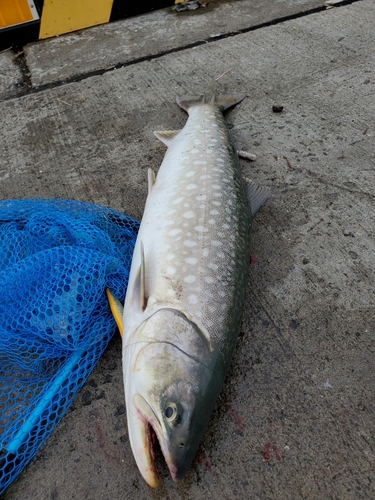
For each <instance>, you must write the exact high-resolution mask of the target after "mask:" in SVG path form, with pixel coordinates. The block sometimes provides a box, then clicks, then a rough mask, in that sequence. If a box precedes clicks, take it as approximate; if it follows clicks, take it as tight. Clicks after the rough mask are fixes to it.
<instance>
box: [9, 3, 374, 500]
mask: <svg viewBox="0 0 375 500" xmlns="http://www.w3.org/2000/svg"><path fill="white" fill-rule="evenodd" d="M239 3H240V4H241V5H242V7H243V5H244V4H245V2H239ZM248 4H249V6H254V5H255V3H254V2H252V1H251V0H249V1H248ZM231 8H235V2H234V3H233V2H231ZM259 8H261V7H259ZM163 12H164V11H163ZM201 15H203V14H201ZM205 15H206V16H207V22H209V15H208V14H205ZM279 17H280V16H279ZM192 19H194V18H193V17H192ZM373 19H375V6H374V3H373V2H372V1H371V0H361V1H357V2H353V3H350V4H348V5H341V6H339V7H336V8H332V9H328V10H321V11H319V12H311V13H307V14H306V15H304V16H301V17H298V18H295V19H289V20H287V21H284V22H282V21H279V22H277V23H275V24H274V25H270V26H263V27H260V28H259V29H255V30H253V31H249V32H246V33H239V34H237V35H236V36H231V37H228V38H223V39H218V40H215V41H212V42H210V43H205V44H203V45H199V46H196V47H190V48H186V49H185V50H179V51H177V52H174V53H170V54H165V55H160V56H158V57H153V58H152V59H151V60H144V61H139V62H136V63H134V64H132V65H129V66H125V67H122V68H119V69H116V70H115V71H109V70H108V71H103V72H102V74H100V75H87V77H85V78H82V79H81V80H80V81H76V82H71V83H66V84H64V83H63V82H61V81H60V80H59V85H58V86H56V88H54V87H53V86H51V88H49V87H48V86H46V87H43V88H40V89H39V91H37V88H38V85H40V84H43V79H42V76H40V75H43V71H40V72H39V73H38V75H39V76H35V83H34V84H33V83H32V82H33V76H32V77H31V83H30V85H34V89H31V90H29V92H27V93H26V94H25V95H22V96H21V95H19V96H17V94H15V93H14V92H15V91H14V89H13V90H12V93H11V94H9V93H7V94H6V93H5V92H4V94H3V95H2V101H1V102H0V123H1V127H0V130H1V135H2V141H1V143H0V158H1V160H0V196H1V198H2V199H6V198H28V197H43V198H47V197H62V198H74V199H80V200H85V201H91V202H95V203H99V204H102V205H107V206H110V207H112V208H114V209H117V210H120V211H122V212H125V213H127V214H128V215H130V216H132V217H135V218H138V219H140V218H141V216H142V211H143V206H144V202H145V199H146V194H147V168H148V167H151V168H153V169H155V170H157V168H158V165H160V163H161V161H162V158H163V156H164V153H165V147H164V146H163V145H162V144H161V143H160V142H159V141H157V140H156V139H155V138H154V136H153V131H154V130H163V129H171V130H174V129H178V128H181V127H182V126H183V125H184V123H185V122H186V115H185V114H184V112H183V111H182V110H180V109H179V108H178V106H177V105H176V104H175V96H176V95H181V94H186V93H189V94H195V93H213V92H216V93H220V92H221V93H228V92H231V93H232V92H240V91H245V92H246V93H247V95H248V98H247V99H246V100H245V101H243V102H242V103H241V104H240V105H238V106H237V107H236V108H234V109H233V110H231V111H230V112H228V114H227V115H226V116H227V121H228V123H229V125H230V127H231V133H232V136H233V140H234V142H235V143H236V144H237V146H238V148H239V149H244V150H247V151H251V152H252V153H255V154H256V155H257V159H256V161H255V162H252V163H249V162H246V161H245V160H241V164H242V166H243V172H244V175H245V176H246V177H251V178H253V179H254V180H256V181H257V182H259V183H262V184H267V185H273V186H274V187H275V194H274V196H273V199H272V201H271V202H270V203H269V204H268V205H267V206H266V207H264V208H263V209H262V210H261V212H260V213H259V214H258V215H257V217H256V219H255V221H254V225H253V233H252V255H253V259H252V265H251V266H250V276H249V284H248V290H247V300H246V304H245V308H244V316H243V323H242V328H241V333H240V337H239V340H238V343H237V347H236V350H235V354H234V358H233V361H232V364H231V369H230V372H229V374H228V377H227V379H226V382H225V385H224V387H223V391H222V394H221V396H220V398H219V400H218V402H217V405H216V407H215V410H214V413H213V415H212V418H211V420H210V423H209V427H208V429H207V431H206V433H205V436H204V439H203V441H202V444H201V447H200V449H199V452H198V454H197V457H196V459H195V461H194V463H193V465H192V467H191V469H190V471H189V473H188V474H187V477H186V479H185V480H184V481H183V482H182V483H181V484H180V485H178V486H176V485H174V484H173V482H172V480H171V479H170V477H169V475H168V471H167V469H166V466H165V465H164V464H163V462H162V460H161V458H160V457H158V460H157V466H158V469H159V472H160V477H161V480H160V487H159V488H158V489H157V490H151V489H149V487H148V486H147V485H146V484H145V483H144V481H143V479H142V477H141V476H140V474H139V472H138V470H137V467H136V465H135V462H134V459H133V456H132V453H131V449H130V444H129V441H128V435H127V428H126V415H125V406H124V397H123V387H122V370H121V341H120V339H119V337H118V336H115V337H114V338H113V340H112V341H111V343H110V345H109V348H108V350H107V351H106V352H105V354H104V355H103V357H102V359H101V360H100V361H99V363H98V365H97V366H96V368H95V369H94V371H93V373H92V375H91V376H90V378H89V380H88V381H87V383H86V384H85V386H84V387H83V389H82V390H81V391H80V393H79V394H78V396H77V398H76V400H75V402H74V404H73V406H72V407H71V409H70V411H69V412H68V413H67V414H66V416H65V417H64V419H63V421H62V423H61V424H60V425H59V426H58V428H57V429H56V430H55V431H54V433H53V435H52V436H51V438H50V439H49V440H48V441H47V443H46V444H45V445H44V446H43V447H42V449H41V450H40V451H39V453H38V454H37V455H36V457H35V458H34V459H33V460H32V462H31V463H30V464H29V465H28V466H27V468H26V469H25V470H24V471H23V473H22V474H21V475H20V476H19V478H17V479H16V480H15V481H14V483H13V484H12V485H11V486H10V487H9V488H8V490H7V491H6V493H5V494H4V495H3V498H4V500H18V499H20V500H21V499H22V500H23V499H36V498H38V499H54V500H57V499H59V500H65V499H66V500H67V499H83V498H84V499H122V498H140V499H143V498H144V499H146V498H150V499H167V498H171V499H188V498H194V499H199V498H220V499H232V498H240V499H248V498H251V499H253V498H254V499H257V498H259V499H273V498H275V499H276V498H282V499H284V498H285V499H294V498H311V499H322V498H329V499H331V498H332V499H357V498H368V499H372V498H374V497H375V446H374V443H375V441H374V437H375V436H374V435H375V423H374V421H375V418H374V417H375V398H374V396H375V394H374V384H373V374H374V370H375V362H374V353H375V344H374V318H375V314H374V278H375V276H374V275H375V272H374V271H375V249H374V222H375V221H374V209H373V202H374V185H375V179H374V171H375V168H374V167H375V149H374V144H375V139H374V135H375V103H374V102H375V101H374V95H375V87H374V85H375V64H374V63H375V57H374V54H375V51H374V48H375V39H374V35H373ZM129 22H130V20H127V21H126V23H129ZM134 22H135V23H138V22H139V20H138V18H134ZM215 22H216V21H215ZM137 25H138V24H137ZM192 25H194V22H193V21H192ZM112 28H113V27H112V25H108V29H110V30H111V29H112ZM242 28H243V26H242ZM242 28H241V29H242ZM105 29H106V27H101V30H102V31H103V32H104V31H105ZM96 30H97V28H93V29H92V30H87V31H86V32H84V34H83V35H82V36H83V37H87V36H89V34H90V32H91V33H96V32H97V31H96ZM71 36H72V37H75V36H76V35H75V34H73V35H71ZM93 36H94V35H93ZM155 36H156V37H157V34H156V35H155ZM49 43H50V44H55V43H57V42H55V41H54V40H50V41H46V42H43V44H45V47H46V48H48V44H49ZM74 43H76V42H74ZM102 43H103V42H102V39H101V38H98V47H100V46H101V44H102ZM160 43H161V42H160ZM33 50H34V49H33ZM35 50H37V49H35ZM38 50H39V49H38ZM44 50H46V49H44ZM90 50H92V49H90ZM98 50H99V49H98ZM27 53H28V52H27V50H26V54H27ZM29 53H30V54H31V49H30V51H29ZM82 54H83V56H82V57H83V61H84V60H85V57H86V56H85V46H84V45H83V46H82ZM112 55H113V54H112ZM27 57H28V56H27ZM27 57H26V58H25V62H26V64H27ZM30 57H31V55H30ZM111 57H112V56H111ZM119 62H122V61H119ZM7 64H9V58H8V59H7ZM12 64H13V63H12ZM74 64H75V63H74ZM50 66H51V68H52V67H53V58H52V59H51V62H50ZM17 68H19V66H17ZM51 68H50V69H47V70H46V73H48V74H49V75H51V74H53V71H52V69H51ZM85 68H86V66H85V62H83V63H82V66H81V68H80V69H81V71H82V74H86V73H88V72H89V71H91V70H92V68H91V66H90V65H88V66H87V68H86V69H88V71H85ZM103 69H104V68H103ZM17 71H18V69H17ZM224 73H225V74H224ZM35 74H36V73H34V75H35ZM70 74H72V75H73V74H74V75H75V74H76V73H75V70H74V71H73V73H70ZM31 75H33V72H32V70H31ZM17 78H18V77H17ZM48 78H50V76H48ZM52 80H53V79H52ZM0 83H1V81H0ZM18 90H19V92H20V93H22V92H23V91H24V88H22V87H18ZM274 105H281V106H283V110H282V112H281V113H275V112H273V110H272V108H273V106H274Z"/></svg>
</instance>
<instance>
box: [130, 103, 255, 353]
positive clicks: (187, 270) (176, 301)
mask: <svg viewBox="0 0 375 500" xmlns="http://www.w3.org/2000/svg"><path fill="white" fill-rule="evenodd" d="M250 226H251V209H250V204H249V201H248V198H247V194H246V192H245V188H244V184H243V180H242V175H241V171H240V166H239V162H238V157H237V155H236V152H235V150H234V147H233V145H232V143H231V139H230V135H229V131H228V128H227V125H226V122H225V120H224V117H223V115H222V112H221V111H220V109H219V107H218V106H216V105H211V104H201V105H198V106H196V107H194V108H193V109H191V110H189V118H188V121H187V123H186V125H185V127H184V128H183V129H182V130H181V132H179V134H178V135H177V136H176V137H175V138H174V140H173V142H172V144H171V145H170V147H169V148H168V150H167V152H166V155H165V158H164V160H163V163H162V165H161V167H160V169H159V172H158V175H157V179H156V182H155V183H154V184H153V186H152V188H151V189H150V192H149V195H148V198H147V202H146V206H145V211H144V216H143V219H142V223H141V227H140V230H139V235H138V240H137V245H136V248H135V252H134V255H135V257H134V259H133V266H132V271H131V275H130V279H129V287H131V286H132V281H133V282H134V279H135V272H136V271H135V269H136V268H137V267H138V266H139V263H140V261H139V257H137V256H139V255H140V245H141V242H142V246H143V249H144V250H143V251H144V263H145V294H146V297H147V308H146V311H147V315H148V316H149V315H151V314H152V313H153V311H156V310H158V309H160V308H166V307H167V308H172V309H176V310H178V311H180V312H181V313H183V314H184V315H185V316H186V317H187V318H188V319H189V320H190V321H192V322H194V323H195V324H196V325H197V326H198V327H199V328H200V329H201V331H202V332H203V333H204V335H205V336H206V337H207V340H208V341H209V343H210V345H211V348H212V351H213V352H214V351H221V352H224V351H225V350H229V351H230V352H228V357H229V358H230V356H231V350H232V347H233V346H234V343H235V340H236V338H237V333H238V328H239V325H240V318H241V313H242V308H243V300H244V293H245V288H246V281H247V271H248V262H249V257H250V248H249V247H250ZM133 267H134V268H135V269H133ZM126 307H127V304H126V303H125V314H124V318H126V316H127V311H126ZM146 311H145V312H146ZM130 330H131V328H130ZM125 335H126V332H125ZM125 344H126V339H125Z"/></svg>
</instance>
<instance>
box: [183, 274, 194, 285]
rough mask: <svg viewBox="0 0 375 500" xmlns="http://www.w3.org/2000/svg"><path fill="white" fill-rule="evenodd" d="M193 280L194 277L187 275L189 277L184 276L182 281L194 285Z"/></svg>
mask: <svg viewBox="0 0 375 500" xmlns="http://www.w3.org/2000/svg"><path fill="white" fill-rule="evenodd" d="M195 280H196V277H195V276H193V275H192V274H189V276H186V278H185V279H184V281H186V283H194V281H195Z"/></svg>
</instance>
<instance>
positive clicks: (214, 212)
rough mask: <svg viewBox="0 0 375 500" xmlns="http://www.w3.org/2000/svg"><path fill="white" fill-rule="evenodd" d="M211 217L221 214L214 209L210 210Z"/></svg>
mask: <svg viewBox="0 0 375 500" xmlns="http://www.w3.org/2000/svg"><path fill="white" fill-rule="evenodd" d="M210 215H219V212H218V211H217V210H216V209H215V208H214V209H213V210H210Z"/></svg>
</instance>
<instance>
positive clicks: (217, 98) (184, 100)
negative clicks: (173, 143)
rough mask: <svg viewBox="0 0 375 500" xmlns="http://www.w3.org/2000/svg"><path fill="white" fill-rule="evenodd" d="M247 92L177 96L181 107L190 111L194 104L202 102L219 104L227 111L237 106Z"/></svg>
mask: <svg viewBox="0 0 375 500" xmlns="http://www.w3.org/2000/svg"><path fill="white" fill-rule="evenodd" d="M245 97H246V94H234V95H215V94H212V95H196V96H183V97H176V102H177V104H178V105H179V106H180V108H182V109H184V110H185V111H187V112H188V113H189V110H190V108H192V107H194V106H200V105H202V104H212V105H215V106H219V108H220V109H221V110H222V111H225V110H226V109H228V108H231V107H232V106H235V105H236V104H238V103H239V102H241V101H242V100H243V99H245Z"/></svg>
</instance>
